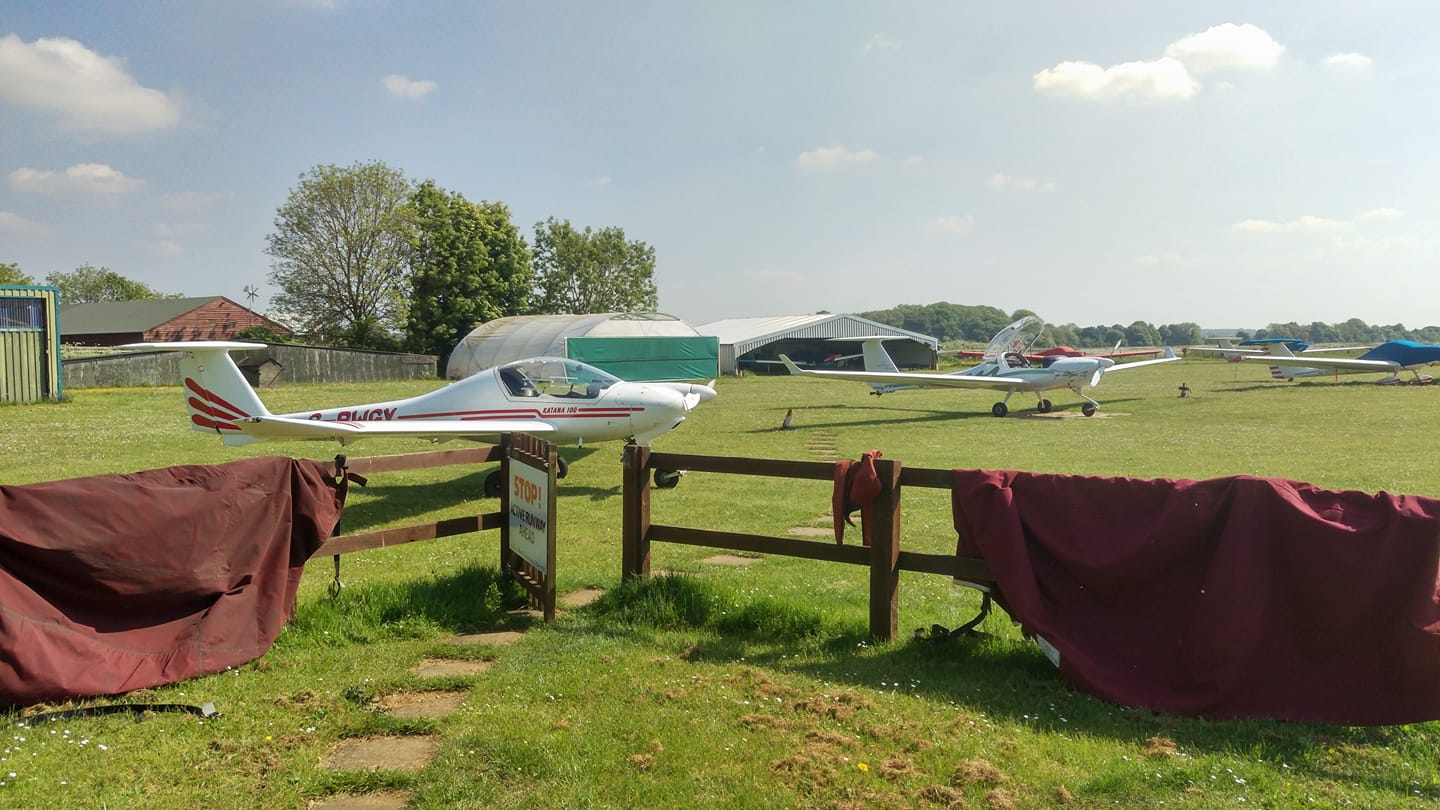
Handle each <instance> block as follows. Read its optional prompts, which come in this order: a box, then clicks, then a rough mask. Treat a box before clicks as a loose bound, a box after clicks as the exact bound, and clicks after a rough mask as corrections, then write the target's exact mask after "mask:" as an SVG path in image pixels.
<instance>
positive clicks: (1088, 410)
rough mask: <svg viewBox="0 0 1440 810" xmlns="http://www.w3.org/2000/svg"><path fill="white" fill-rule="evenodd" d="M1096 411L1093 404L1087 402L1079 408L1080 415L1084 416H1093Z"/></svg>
mask: <svg viewBox="0 0 1440 810" xmlns="http://www.w3.org/2000/svg"><path fill="white" fill-rule="evenodd" d="M1096 410H1097V409H1096V407H1095V404H1094V403H1092V402H1087V403H1085V404H1084V405H1081V406H1080V413H1083V414H1085V415H1086V416H1094V415H1095V411H1096Z"/></svg>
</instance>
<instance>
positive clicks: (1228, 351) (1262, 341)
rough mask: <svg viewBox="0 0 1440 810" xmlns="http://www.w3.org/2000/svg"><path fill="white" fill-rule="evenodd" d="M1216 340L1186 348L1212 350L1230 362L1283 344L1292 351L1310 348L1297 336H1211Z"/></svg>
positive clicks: (1196, 350)
mask: <svg viewBox="0 0 1440 810" xmlns="http://www.w3.org/2000/svg"><path fill="white" fill-rule="evenodd" d="M1211 340H1214V341H1215V342H1216V345H1214V346H1191V347H1190V348H1188V349H1186V350H1185V351H1186V353H1187V354H1188V353H1189V352H1206V353H1209V352H1213V353H1215V354H1218V355H1220V357H1221V359H1224V360H1229V361H1230V362H1232V363H1238V362H1240V358H1242V357H1247V356H1251V355H1256V356H1258V355H1262V354H1270V353H1271V350H1272V349H1273V347H1275V346H1284V347H1286V348H1287V349H1289V350H1290V351H1292V352H1304V351H1305V350H1306V349H1309V348H1310V344H1309V343H1307V342H1305V341H1303V340H1301V339H1299V338H1283V337H1281V338H1250V339H1248V340H1242V341H1240V342H1239V343H1236V342H1235V341H1234V340H1233V339H1231V338H1211Z"/></svg>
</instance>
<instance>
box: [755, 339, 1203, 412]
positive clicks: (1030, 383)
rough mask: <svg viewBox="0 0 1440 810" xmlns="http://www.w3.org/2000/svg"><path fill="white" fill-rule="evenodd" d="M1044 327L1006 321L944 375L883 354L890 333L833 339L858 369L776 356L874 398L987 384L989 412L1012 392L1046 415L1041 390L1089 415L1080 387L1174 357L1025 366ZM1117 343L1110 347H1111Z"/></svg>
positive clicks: (793, 368)
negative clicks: (1062, 393)
mask: <svg viewBox="0 0 1440 810" xmlns="http://www.w3.org/2000/svg"><path fill="white" fill-rule="evenodd" d="M1044 329H1045V322H1044V321H1042V320H1040V318H1039V317H1037V316H1035V315H1027V316H1025V317H1024V318H1021V319H1020V320H1018V321H1016V322H1015V323H1012V324H1010V325H1009V326H1007V327H1005V328H1004V329H1002V330H1000V331H999V332H997V333H996V334H995V337H993V338H991V339H990V345H989V346H988V347H986V349H985V352H984V358H985V359H984V361H983V362H981V363H980V364H979V365H977V366H974V367H973V368H968V369H965V370H964V371H954V372H950V373H949V374H912V373H907V372H903V371H901V370H900V369H899V368H897V367H896V365H895V362H894V361H893V360H891V359H890V355H889V354H888V353H886V351H885V347H884V345H883V341H885V340H889V339H892V338H893V336H890V335H883V336H875V337H856V338H834V339H836V340H858V341H860V342H861V344H862V349H863V351H864V354H865V370H864V371H818V370H813V369H804V368H800V367H799V366H797V365H796V364H795V363H793V362H791V360H790V358H789V357H786V356H785V355H783V354H782V355H780V360H781V361H782V362H784V363H785V367H786V368H787V369H789V370H790V373H791V374H803V375H805V376H807V377H825V378H828V379H832V380H855V381H857V382H863V383H867V384H869V386H870V389H871V391H870V392H871V393H872V394H875V395H876V396H879V395H881V394H888V393H890V392H892V391H901V390H904V389H907V388H988V389H990V390H992V391H1004V392H1005V398H1004V399H1003V400H1001V401H1000V402H997V403H995V404H994V405H992V406H991V408H990V413H991V414H992V415H994V416H1000V417H1003V416H1005V415H1006V414H1008V413H1009V412H1010V406H1009V403H1010V397H1011V396H1013V395H1014V394H1015V393H1016V392H1017V391H1029V392H1033V393H1034V394H1035V399H1036V410H1037V411H1039V412H1040V413H1049V412H1050V411H1051V409H1052V408H1053V407H1054V406H1053V404H1052V403H1051V402H1050V400H1048V399H1046V398H1045V396H1044V392H1045V391H1052V390H1056V389H1060V388H1068V389H1070V390H1071V391H1072V392H1074V393H1075V395H1076V396H1078V397H1080V398H1081V399H1083V400H1085V404H1083V405H1081V406H1080V413H1082V414H1084V415H1085V416H1094V415H1095V411H1096V410H1097V409H1099V407H1100V403H1099V402H1096V401H1095V400H1094V399H1091V398H1090V397H1088V396H1086V395H1085V393H1084V391H1083V390H1082V389H1083V388H1084V386H1087V385H1088V386H1090V387H1091V388H1094V387H1095V386H1096V385H1099V384H1100V378H1101V377H1102V376H1104V375H1105V374H1106V373H1107V372H1114V371H1128V370H1130V369H1136V368H1142V367H1144V366H1153V365H1156V364H1158V363H1172V362H1174V361H1176V360H1179V359H1180V358H1179V357H1176V356H1175V352H1174V351H1173V350H1172V349H1170V347H1168V346H1167V347H1165V349H1164V357H1161V358H1158V359H1155V360H1140V361H1137V362H1133V363H1120V364H1116V362H1115V361H1114V360H1112V359H1110V358H1109V357H1099V356H1094V355H1091V356H1086V357H1056V356H1048V357H1046V358H1045V359H1044V362H1043V364H1042V365H1040V366H1031V365H1030V362H1029V361H1027V360H1026V359H1025V355H1026V353H1027V352H1029V351H1030V349H1031V347H1033V346H1034V345H1035V342H1036V341H1037V340H1039V338H1040V334H1041V332H1043V331H1044ZM1118 350H1119V346H1118V345H1117V346H1116V351H1118Z"/></svg>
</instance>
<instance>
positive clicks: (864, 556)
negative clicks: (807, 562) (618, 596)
mask: <svg viewBox="0 0 1440 810" xmlns="http://www.w3.org/2000/svg"><path fill="white" fill-rule="evenodd" d="M653 469H660V470H690V471H692V472H710V473H723V474H729V475H759V476H767V477H771V478H793V479H805V480H812V481H832V480H834V477H835V465H834V464H832V463H827V462H821V461H787V460H782V459H763V458H737V457H729V456H701V455H689V454H682V453H652V452H651V451H650V448H648V447H640V446H636V445H632V446H630V447H628V448H627V449H626V455H625V469H624V484H623V489H622V498H623V518H622V527H621V533H622V537H621V576H622V578H623V579H626V580H629V579H633V578H635V577H641V576H647V575H648V574H649V573H650V546H651V544H652V543H656V542H662V543H676V544H680V545H690V546H704V547H707V548H722V549H729V550H733V551H749V552H756V553H763V554H773V555H777V556H785V557H801V558H805V559H812V560H822V561H825V562H835V563H846V564H849V565H864V566H868V567H869V568H870V588H869V591H870V594H869V598H870V611H869V613H870V634H871V635H872V636H874V637H875V638H877V639H879V640H882V641H888V640H890V639H892V638H894V637H895V632H896V628H897V627H898V624H899V616H898V613H899V593H900V572H901V571H912V572H917V573H926V574H942V575H945V576H951V577H956V578H958V579H963V580H966V581H969V582H974V583H977V584H982V585H985V584H989V583H991V582H992V580H991V575H990V566H989V565H988V564H986V562H985V561H984V560H982V559H979V558H976V557H958V556H956V555H953V554H932V553H927V552H915V551H902V550H901V548H900V516H901V496H902V492H903V488H904V487H905V486H913V487H919V488H928V489H950V487H951V472H950V471H949V470H932V469H923V468H913V469H906V468H904V467H903V465H901V463H900V462H898V461H895V460H892V459H877V460H876V462H875V470H876V472H877V473H878V474H879V476H880V494H879V495H878V496H877V497H876V498H875V500H874V502H873V503H872V504H871V505H870V537H871V543H870V545H869V546H868V547H867V546H859V545H854V546H845V545H838V544H831V543H822V542H817V541H813V540H797V539H794V538H789V537H772V536H769V535H760V534H746V533H739V532H723V531H715V530H713V529H701V528H692V527H685V526H673V525H667V524H659V523H652V522H651V520H650V474H649V471H650V470H653Z"/></svg>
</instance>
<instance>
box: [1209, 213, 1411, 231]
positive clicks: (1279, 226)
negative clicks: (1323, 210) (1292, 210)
mask: <svg viewBox="0 0 1440 810" xmlns="http://www.w3.org/2000/svg"><path fill="white" fill-rule="evenodd" d="M1403 216H1405V212H1404V211H1402V210H1400V209H1399V208H1372V209H1370V210H1369V211H1362V212H1360V213H1359V214H1357V215H1355V217H1354V218H1352V219H1329V218H1326V217H1317V216H1310V215H1308V214H1307V215H1305V216H1301V217H1296V218H1295V219H1291V220H1286V221H1285V222H1275V221H1273V220H1268V219H1246V220H1242V221H1240V222H1236V223H1235V224H1233V225H1231V226H1230V230H1232V231H1235V232H1237V233H1300V232H1306V233H1315V232H1325V233H1337V232H1341V231H1348V230H1350V229H1351V228H1353V227H1355V225H1356V223H1360V222H1382V221H1389V220H1396V219H1400V218H1401V217H1403Z"/></svg>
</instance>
